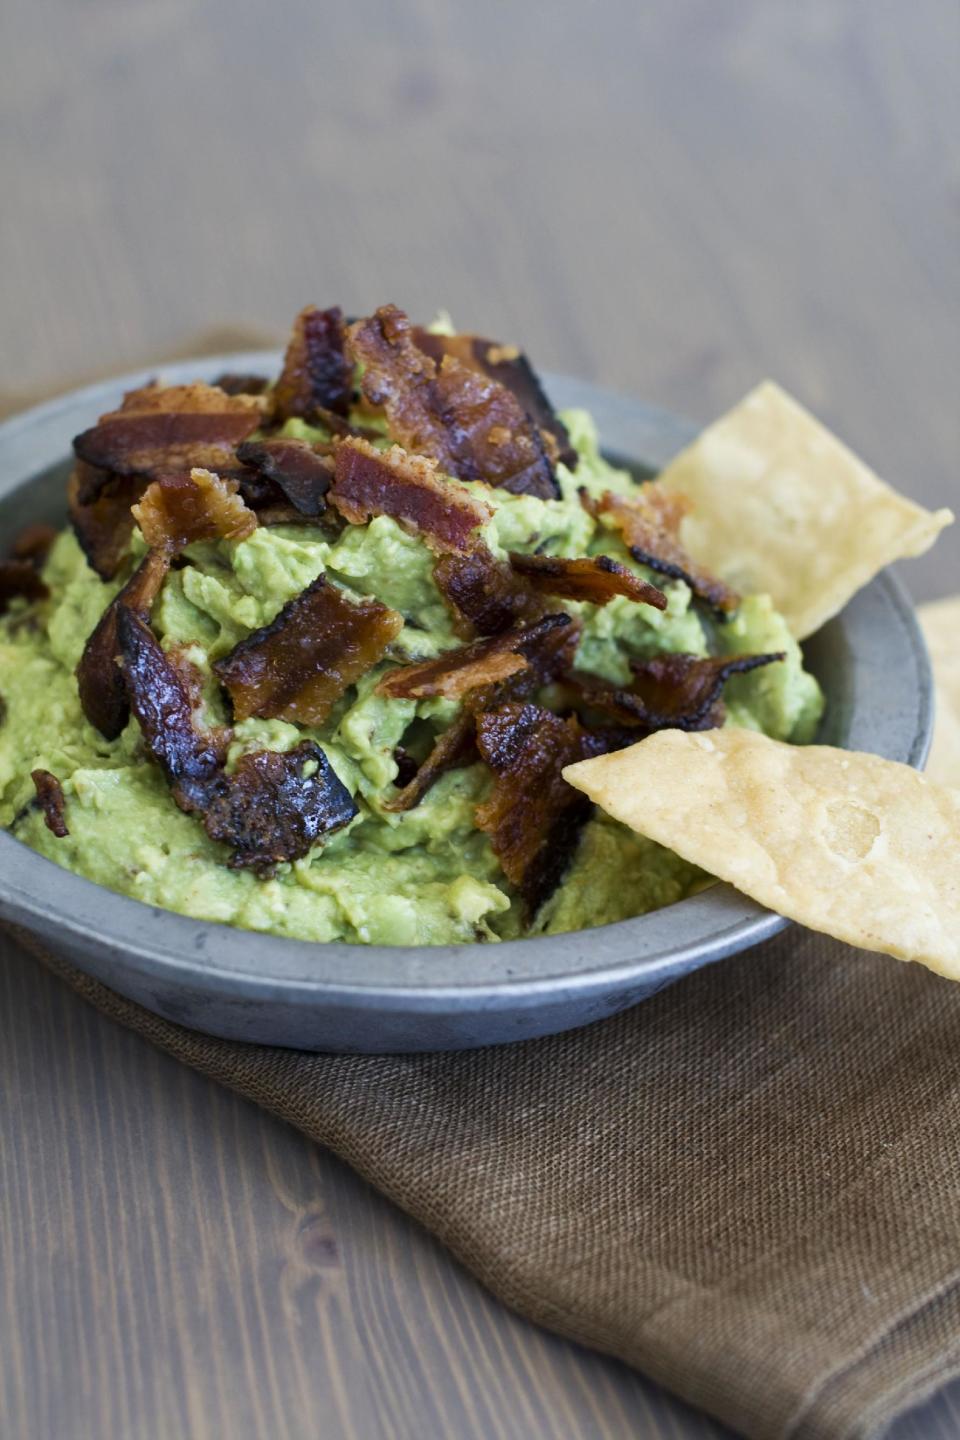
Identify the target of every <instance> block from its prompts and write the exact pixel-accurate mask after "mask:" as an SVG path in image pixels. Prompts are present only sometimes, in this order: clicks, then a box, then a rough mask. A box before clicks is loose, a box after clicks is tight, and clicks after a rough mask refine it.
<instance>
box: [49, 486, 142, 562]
mask: <svg viewBox="0 0 960 1440" xmlns="http://www.w3.org/2000/svg"><path fill="white" fill-rule="evenodd" d="M90 468H91V467H89V466H86V465H84V463H83V461H82V460H81V461H78V462H77V464H76V466H75V468H74V470H73V473H72V474H71V476H70V479H69V480H68V482H67V508H68V510H69V512H70V523H71V524H72V526H73V532H74V534H75V535H76V537H77V540H78V542H79V544H80V549H81V550H82V551H83V553H84V555H86V557H87V560H88V561H89V563H90V566H91V567H92V569H94V570H95V571H96V572H97V574H98V575H99V576H100V579H101V580H112V579H113V577H114V576H115V575H116V573H117V571H118V570H119V569H120V566H121V565H122V564H123V562H124V560H125V559H126V556H127V552H128V550H129V548H130V537H131V535H132V534H133V526H134V520H133V515H132V513H131V507H132V506H133V505H134V504H135V503H136V502H137V500H139V499H140V496H141V495H142V494H143V491H144V489H145V487H146V483H147V482H146V480H144V479H142V478H140V477H139V476H137V475H106V473H105V472H100V471H96V472H95V474H96V475H97V477H98V480H97V482H96V484H97V493H96V496H95V498H94V499H92V500H88V501H86V502H84V501H83V500H82V499H81V498H80V497H81V495H82V494H83V493H84V490H85V489H87V493H89V488H88V486H89V482H88V481H87V480H86V478H85V476H84V471H86V470H88V469H90ZM101 476H104V478H103V479H102V480H101V479H100V478H99V477H101Z"/></svg>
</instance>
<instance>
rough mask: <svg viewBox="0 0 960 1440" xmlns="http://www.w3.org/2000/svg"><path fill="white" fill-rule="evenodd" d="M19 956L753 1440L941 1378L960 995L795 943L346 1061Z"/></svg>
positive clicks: (882, 1418) (58, 964) (851, 1421)
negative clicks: (625, 996) (483, 1034)
mask: <svg viewBox="0 0 960 1440" xmlns="http://www.w3.org/2000/svg"><path fill="white" fill-rule="evenodd" d="M19 938H20V939H21V940H22V941H23V942H24V943H25V944H26V945H28V946H30V947H31V948H33V949H34V951H35V953H38V952H37V947H36V943H35V942H34V941H32V940H31V939H29V938H28V937H26V936H24V935H22V934H21V935H20V936H19ZM39 953H41V958H43V959H44V960H45V961H46V963H47V964H48V965H50V966H51V968H52V969H53V970H55V971H56V972H57V973H58V974H59V975H60V976H61V977H62V978H63V979H65V980H66V981H67V982H68V983H69V984H70V985H72V986H73V988H74V989H75V990H77V991H78V992H79V993H80V994H81V995H83V996H84V997H85V998H87V999H88V1000H90V1001H92V1002H93V1004H95V1005H96V1006H97V1007H98V1008H99V1009H100V1010H102V1011H103V1012H104V1013H105V1014H107V1015H109V1016H111V1017H113V1018H114V1019H116V1020H118V1021H120V1022H121V1023H122V1024H124V1025H127V1026H130V1027H131V1028H133V1029H134V1030H137V1031H139V1033H140V1034H142V1035H143V1036H145V1037H146V1038H147V1039H149V1040H151V1041H152V1042H153V1043H155V1044H157V1045H159V1046H161V1047H162V1048H163V1049H164V1050H166V1051H168V1052H169V1053H170V1054H172V1055H175V1056H176V1057H177V1058H178V1059H180V1060H183V1061H184V1062H186V1063H187V1064H188V1065H192V1066H193V1067H194V1068H195V1069H197V1070H199V1071H202V1072H203V1073H204V1074H206V1075H209V1076H211V1077H212V1078H213V1079H215V1080H218V1081H220V1082H222V1083H223V1084H226V1085H229V1086H231V1087H232V1088H233V1089H235V1090H237V1091H239V1092H240V1093H241V1094H243V1095H245V1096H248V1097H249V1098H250V1099H251V1100H254V1101H256V1102H257V1103H258V1104H260V1105H263V1106H265V1107H266V1108H267V1109H269V1110H271V1111H273V1112H274V1113H275V1114H276V1115H279V1116H281V1117H283V1118H284V1119H285V1120H287V1121H289V1122H290V1123H291V1124H293V1125H295V1126H296V1127H297V1128H298V1129H300V1130H302V1131H303V1132H304V1133H305V1134H307V1135H309V1136H311V1137H312V1138H313V1139H314V1140H317V1141H319V1142H320V1143H321V1144H323V1145H326V1146H328V1147H329V1148H331V1149H332V1150H335V1151H336V1152H337V1153H338V1154H339V1155H341V1156H343V1158H344V1159H345V1160H347V1161H348V1162H349V1163H350V1164H351V1165H353V1166H354V1167H355V1168H356V1169H357V1170H358V1171H359V1172H360V1173H361V1174H362V1175H364V1176H365V1177H366V1178H367V1179H368V1180H370V1181H371V1182H372V1183H373V1184H374V1185H376V1186H377V1187H378V1188H379V1189H380V1190H382V1191H383V1192H384V1194H386V1195H388V1196H390V1198H391V1199H393V1200H394V1201H395V1202H396V1203H397V1204H398V1205H400V1206H402V1207H403V1209H404V1210H406V1211H407V1212H409V1214H411V1215H413V1216H415V1217H416V1218H417V1219H418V1220H420V1221H421V1222H422V1223H423V1224H424V1225H425V1226H427V1227H428V1228H429V1229H430V1230H432V1231H433V1232H434V1234H436V1235H437V1236H438V1237H439V1238H440V1239H441V1240H443V1241H444V1243H445V1244H447V1245H448V1246H449V1247H450V1249H451V1250H452V1251H453V1252H454V1254H455V1255H457V1256H458V1258H459V1259H460V1260H461V1261H462V1262H463V1263H464V1264H465V1265H466V1266H468V1267H469V1268H470V1269H471V1270H472V1271H473V1272H474V1274H476V1275H477V1276H478V1277H479V1278H480V1279H481V1280H482V1281H483V1282H484V1283H485V1284H486V1285H488V1286H489V1287H490V1289H491V1290H493V1291H494V1292H495V1293H496V1294H497V1295H499V1296H500V1298H501V1299H502V1300H504V1301H505V1302H506V1303H507V1304H508V1305H510V1306H512V1307H513V1308H514V1309H516V1310H518V1311H520V1312H521V1313H522V1314H524V1315H526V1316H529V1317H530V1318H531V1319H532V1320H535V1321H537V1322H539V1323H540V1324H542V1325H545V1326H548V1327H549V1328H550V1329H553V1330H556V1331H558V1332H560V1333H561V1334H563V1335H567V1336H570V1337H572V1338H574V1339H577V1340H580V1341H582V1342H583V1343H585V1344H587V1345H590V1346H593V1347H595V1348H596V1349H598V1350H603V1351H607V1352H609V1353H610V1354H612V1355H616V1356H619V1357H620V1358H622V1359H623V1360H626V1361H627V1362H628V1363H630V1364H631V1365H635V1366H637V1367H639V1368H640V1369H641V1370H643V1371H644V1372H646V1373H647V1374H648V1375H650V1376H652V1377H653V1378H655V1379H656V1380H658V1381H659V1382H660V1383H661V1384H663V1385H665V1386H667V1387H668V1388H669V1389H671V1390H673V1391H674V1392H676V1393H677V1394H678V1395H681V1396H683V1397H684V1398H685V1399H686V1400H688V1401H690V1402H692V1403H693V1404H695V1405H699V1406H702V1407H703V1408H704V1409H706V1410H707V1411H709V1412H710V1413H711V1414H713V1415H714V1416H716V1417H717V1418H719V1419H721V1420H723V1421H725V1422H726V1423H727V1424H728V1425H730V1426H732V1427H733V1428H734V1429H735V1430H738V1431H741V1432H743V1433H744V1434H746V1435H748V1436H752V1437H758V1440H760V1437H774V1436H775V1437H781V1436H788V1435H789V1436H803V1437H821V1436H823V1437H831V1440H836V1437H848V1436H849V1437H854V1436H856V1437H860V1436H872V1435H875V1434H879V1433H881V1432H882V1430H883V1429H884V1428H885V1426H886V1424H887V1423H888V1422H889V1421H890V1420H891V1419H892V1418H893V1417H894V1416H895V1415H896V1414H897V1413H899V1412H900V1411H901V1410H903V1409H904V1408H906V1407H907V1406H909V1405H911V1404H914V1403H916V1402H917V1401H918V1400H920V1399H922V1398H923V1397H924V1396H925V1395H927V1394H929V1393H931V1392H932V1391H933V1390H934V1389H936V1388H937V1387H938V1386H939V1385H940V1384H942V1383H943V1382H944V1381H945V1380H946V1379H948V1378H949V1377H950V1376H952V1375H954V1374H957V1373H960V1066H958V1063H957V1060H958V1053H960V987H956V986H954V985H951V984H950V983H949V982H948V981H945V980H943V979H940V978H939V977H937V976H934V975H931V974H929V973H928V972H927V971H925V970H922V969H920V968H919V967H917V966H911V965H903V964H899V963H897V962H895V961H892V960H888V959H885V958H882V957H879V956H873V955H867V954H863V953H861V952H858V951H853V950H850V949H847V948H845V947H843V946H840V945H838V944H836V943H834V942H832V941H829V940H826V939H824V938H822V937H820V936H816V935H813V934H810V933H808V932H804V931H801V930H799V929H792V930H789V931H787V932H785V933H784V934H782V935H781V936H779V937H777V939H776V940H774V941H772V942H770V943H769V944H767V945H765V946H761V947H759V948H757V949H754V950H752V951H749V952H747V953H745V954H743V955H740V956H737V957H736V958H734V959H731V960H727V961H724V962H722V963H721V964H718V965H714V966H709V967H707V968H706V969H703V970H701V971H699V972H698V973H697V974H694V975H692V976H690V977H688V978H686V979H685V980H683V981H681V982H680V983H678V984H677V985H674V986H673V987H671V988H670V989H668V990H665V991H662V992H661V993H660V994H659V995H657V996H655V997H654V998H652V999H651V1000H648V1001H646V1002H645V1003H644V1004H642V1005H640V1006H638V1007H636V1008H635V1009H633V1010H630V1011H628V1012H626V1013H625V1014H623V1015H620V1016H616V1017H614V1018H612V1019H610V1020H606V1021H603V1022H601V1023H599V1024H596V1025H593V1026H589V1027H587V1028H585V1029H582V1030H578V1031H573V1032H570V1033H568V1034H565V1035H559V1036H555V1037H552V1038H550V1039H545V1040H536V1041H530V1042H526V1043H523V1044H519V1045H515V1046H505V1047H499V1048H489V1049H486V1050H477V1051H466V1052H461V1053H457V1054H453V1053H447V1054H433V1055H398V1056H344V1055H313V1054H305V1053H301V1052H297V1051H291V1050H284V1049H280V1048H271V1047H266V1046H256V1045H242V1044H237V1043H235V1042H231V1041H224V1040H218V1039H215V1038H213V1037H211V1036H207V1035H202V1034H198V1033H195V1032H192V1031H189V1030H185V1029H183V1028H181V1027H179V1026H177V1025H174V1024H172V1023H170V1022H168V1021H166V1020H163V1019H160V1018H159V1017H157V1016H155V1015H153V1014H151V1013H150V1012H148V1011H146V1010H143V1009H141V1008H140V1007H139V1006H137V1005H135V1004H133V1003H132V1002H131V1001H128V1000H126V999H124V998H123V997H121V996H119V995H117V994H115V993H114V992H112V991H110V990H108V989H106V988H105V987H104V986H102V985H100V984H99V983H98V982H97V981H95V980H92V979H90V978H89V977H88V976H86V975H83V974H81V973H80V972H79V971H77V970H75V969H73V968H72V967H71V966H69V965H68V964H66V963H65V962H63V961H62V960H59V959H58V958H56V957H55V956H52V955H48V954H47V955H44V954H42V952H39Z"/></svg>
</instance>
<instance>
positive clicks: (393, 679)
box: [377, 613, 570, 700]
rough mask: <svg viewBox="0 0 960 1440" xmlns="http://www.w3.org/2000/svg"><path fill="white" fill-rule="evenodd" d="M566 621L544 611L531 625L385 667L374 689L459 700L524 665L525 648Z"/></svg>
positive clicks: (398, 695) (396, 694) (532, 646)
mask: <svg viewBox="0 0 960 1440" xmlns="http://www.w3.org/2000/svg"><path fill="white" fill-rule="evenodd" d="M569 624H570V616H569V615H564V614H562V613H561V614H557V615H546V616H544V618H543V619H542V620H538V621H537V622H536V624H534V625H530V626H527V627H525V628H522V629H517V630H505V631H503V632H502V633H501V634H499V635H491V636H488V637H485V638H484V639H482V640H474V641H473V643H472V644H470V645H461V646H459V647H458V648H457V649H455V650H445V651H444V652H443V654H442V655H438V656H437V657H436V658H435V659H433V660H423V661H420V662H419V663H418V664H415V665H404V666H402V667H401V668H400V669H397V670H390V671H388V672H387V674H386V675H384V676H383V677H382V678H381V679H380V680H379V682H378V683H377V693H378V694H379V695H388V696H390V697H391V699H404V700H423V699H426V698H428V697H429V696H433V695H442V696H444V698H445V699H448V700H462V699H463V697H464V695H466V694H467V692H468V691H470V690H476V689H477V688H478V686H480V685H493V684H495V683H496V682H497V681H499V680H505V679H506V678H507V677H508V676H510V675H515V674H516V673H517V671H519V670H523V669H526V667H527V666H528V665H529V663H530V662H529V660H528V658H527V651H528V650H529V651H531V652H534V653H535V651H536V647H537V645H538V644H539V642H540V641H541V640H542V638H543V637H544V636H545V635H546V634H548V633H549V632H550V631H551V630H556V629H557V628H560V627H562V628H566V627H567V626H568V625H569Z"/></svg>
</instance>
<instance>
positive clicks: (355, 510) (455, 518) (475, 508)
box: [328, 436, 492, 552]
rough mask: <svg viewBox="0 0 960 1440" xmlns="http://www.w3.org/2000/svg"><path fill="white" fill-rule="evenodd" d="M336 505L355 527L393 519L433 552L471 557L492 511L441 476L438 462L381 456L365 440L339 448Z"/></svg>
mask: <svg viewBox="0 0 960 1440" xmlns="http://www.w3.org/2000/svg"><path fill="white" fill-rule="evenodd" d="M328 498H329V500H330V503H331V504H332V505H333V506H334V507H335V508H336V509H337V510H338V511H339V512H340V514H341V515H342V516H343V518H344V519H345V520H347V521H348V522H349V523H350V524H351V525H363V524H365V523H366V521H367V520H369V519H370V518H371V517H372V516H374V515H390V516H391V517H392V518H393V519H394V520H397V521H399V523H400V524H402V525H404V526H406V527H407V528H408V529H411V530H414V531H416V533H417V534H419V535H422V536H423V539H424V540H425V541H426V543H427V544H428V545H430V546H431V548H432V549H434V550H436V551H439V552H443V551H465V550H467V549H469V547H470V546H471V545H472V544H473V543H474V532H475V531H476V529H477V527H478V526H480V525H485V524H486V522H487V521H488V520H489V519H490V516H491V514H492V511H491V510H490V508H489V507H488V506H486V505H484V504H483V502H482V501H480V500H475V499H474V498H473V496H471V495H470V494H468V492H467V491H466V490H463V489H461V488H460V486H458V485H453V484H451V483H450V481H448V480H444V479H443V478H442V477H441V476H440V475H438V474H437V462H436V461H435V460H427V459H425V458H424V457H423V456H422V455H408V454H407V453H406V451H405V450H401V449H400V447H399V446H398V445H393V446H391V448H390V449H389V450H386V451H380V450H377V449H376V448H375V447H374V446H373V445H371V444H370V442H369V440H364V439H362V438H360V437H359V436H348V437H347V438H345V439H343V440H339V441H338V442H337V446H336V449H335V451H334V480H333V487H332V489H331V490H330V494H329V497H328Z"/></svg>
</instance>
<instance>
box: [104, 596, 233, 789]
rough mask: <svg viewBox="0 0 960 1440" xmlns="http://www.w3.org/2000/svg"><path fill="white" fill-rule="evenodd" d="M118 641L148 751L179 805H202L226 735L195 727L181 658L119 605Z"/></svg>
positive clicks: (131, 611) (131, 704)
mask: <svg viewBox="0 0 960 1440" xmlns="http://www.w3.org/2000/svg"><path fill="white" fill-rule="evenodd" d="M117 644H118V649H119V653H120V660H121V667H122V672H123V678H124V681H125V682H126V689H127V695H128V697H129V702H130V709H131V710H132V711H133V714H134V717H135V718H136V721H137V724H138V725H139V726H140V729H141V731H142V733H143V738H144V741H145V743H146V746H147V749H148V750H149V751H150V754H151V755H152V756H153V759H154V760H155V761H156V762H157V764H158V765H159V766H160V768H161V770H162V771H163V773H164V775H165V776H166V777H167V781H168V782H169V784H170V785H171V786H172V787H173V794H174V799H175V800H176V802H177V804H178V805H179V806H180V808H181V809H183V810H191V809H194V808H199V807H201V806H202V804H203V802H204V799H205V798H206V787H207V786H208V784H209V782H210V781H211V780H213V779H214V777H215V776H216V775H217V773H218V771H219V769H220V765H221V761H222V759H223V737H222V735H219V734H217V733H215V732H211V733H210V734H209V735H201V734H200V732H199V731H198V730H197V728H196V726H195V725H194V723H193V710H194V703H193V701H194V697H193V695H192V693H191V687H190V686H189V685H188V684H187V682H186V681H185V680H184V678H183V670H182V666H183V661H182V660H181V662H180V664H178V665H174V664H173V662H172V661H171V660H170V659H169V657H168V656H167V655H165V654H164V651H163V647H162V646H161V644H160V641H159V640H158V639H157V637H156V636H155V635H154V633H153V631H152V630H151V629H150V626H149V625H148V624H147V622H146V621H145V620H144V619H143V618H142V617H141V616H140V615H138V614H137V613H136V611H135V610H132V609H130V608H129V607H128V606H126V605H121V606H119V607H118V609H117Z"/></svg>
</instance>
